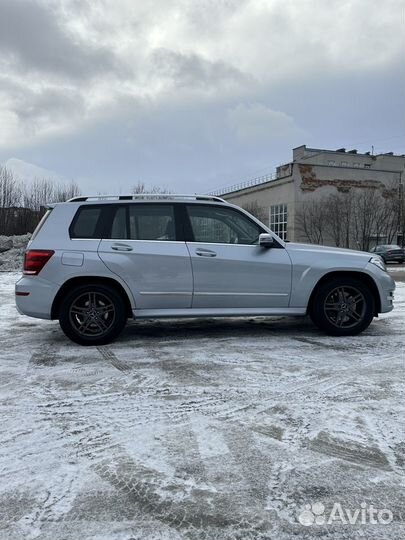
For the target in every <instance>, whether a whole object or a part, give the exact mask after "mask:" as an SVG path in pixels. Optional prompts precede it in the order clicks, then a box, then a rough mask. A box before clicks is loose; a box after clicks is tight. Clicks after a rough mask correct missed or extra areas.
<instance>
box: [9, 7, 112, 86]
mask: <svg viewBox="0 0 405 540" xmlns="http://www.w3.org/2000/svg"><path fill="white" fill-rule="evenodd" d="M63 21H64V19H63V17H62V14H61V13H60V12H58V10H57V9H55V8H51V7H50V6H47V5H46V4H42V3H40V2H39V1H37V0H2V2H1V5H0V51H1V54H2V56H3V60H4V59H5V60H6V61H7V60H8V63H9V65H10V68H11V69H15V68H16V67H19V68H20V70H28V71H34V72H41V73H47V74H48V76H50V77H52V78H55V77H67V78H73V79H81V80H82V79H87V78H89V77H92V76H94V75H99V74H103V73H105V72H111V71H115V70H116V69H117V67H118V62H117V59H116V57H115V56H114V55H113V54H112V52H111V51H110V50H108V49H105V48H104V47H102V46H101V47H100V46H98V45H96V44H92V43H91V40H82V39H80V38H79V36H78V35H75V34H73V33H72V32H69V30H68V28H67V27H66V26H63Z"/></svg>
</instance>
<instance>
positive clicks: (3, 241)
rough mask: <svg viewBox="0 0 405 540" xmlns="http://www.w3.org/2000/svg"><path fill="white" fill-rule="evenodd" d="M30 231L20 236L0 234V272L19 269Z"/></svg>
mask: <svg viewBox="0 0 405 540" xmlns="http://www.w3.org/2000/svg"><path fill="white" fill-rule="evenodd" d="M31 236H32V235H31V233H27V234H22V235H20V236H0V272H12V271H14V270H20V269H21V267H22V264H23V258H24V252H25V248H26V247H27V244H28V242H29V240H30V238H31Z"/></svg>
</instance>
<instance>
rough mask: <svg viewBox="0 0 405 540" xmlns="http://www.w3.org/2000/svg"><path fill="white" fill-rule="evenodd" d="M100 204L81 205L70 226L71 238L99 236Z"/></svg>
mask: <svg viewBox="0 0 405 540" xmlns="http://www.w3.org/2000/svg"><path fill="white" fill-rule="evenodd" d="M100 215H101V207H100V206H93V205H91V206H90V205H89V206H82V207H81V208H79V210H78V211H77V213H76V215H75V217H74V220H73V223H72V225H71V227H70V237H71V238H100V231H99V221H100Z"/></svg>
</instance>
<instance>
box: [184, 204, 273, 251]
mask: <svg viewBox="0 0 405 540" xmlns="http://www.w3.org/2000/svg"><path fill="white" fill-rule="evenodd" d="M187 211H188V215H189V218H190V222H191V228H192V231H193V236H194V241H195V242H205V243H219V244H257V243H258V241H259V235H260V234H261V233H262V232H263V231H262V229H261V228H260V227H259V226H258V225H256V223H254V222H252V221H251V220H250V219H249V218H248V217H246V216H244V215H243V214H241V213H240V212H237V211H236V210H233V209H231V208H220V207H219V206H205V205H204V206H203V205H201V206H199V205H190V206H188V207H187Z"/></svg>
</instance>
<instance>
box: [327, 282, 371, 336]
mask: <svg viewBox="0 0 405 540" xmlns="http://www.w3.org/2000/svg"><path fill="white" fill-rule="evenodd" d="M324 313H325V316H326V318H327V319H328V321H329V322H330V323H331V324H332V325H333V326H335V327H336V328H353V327H354V326H356V325H358V324H359V323H361V322H362V320H363V318H364V315H365V313H366V300H365V297H364V295H363V293H362V292H361V291H359V290H358V289H356V287H352V286H350V287H349V286H341V287H336V288H335V289H333V290H332V291H331V292H330V293H329V295H328V296H327V298H326V300H325V303H324Z"/></svg>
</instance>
